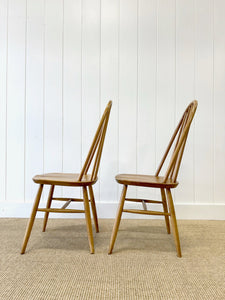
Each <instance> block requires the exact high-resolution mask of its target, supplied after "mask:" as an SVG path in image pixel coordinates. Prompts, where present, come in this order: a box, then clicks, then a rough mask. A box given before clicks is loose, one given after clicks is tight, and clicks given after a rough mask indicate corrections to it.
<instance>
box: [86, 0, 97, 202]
mask: <svg viewBox="0 0 225 300" xmlns="http://www.w3.org/2000/svg"><path fill="white" fill-rule="evenodd" d="M82 5H83V9H82V15H83V18H82V25H83V28H82V162H84V160H85V158H86V156H87V153H88V150H89V148H90V145H91V142H92V140H93V138H94V134H95V131H96V129H97V126H98V122H99V118H100V101H99V100H100V99H99V97H100V0H84V1H83V4H82ZM94 189H95V195H96V200H97V201H98V200H99V183H97V184H95V187H94Z"/></svg>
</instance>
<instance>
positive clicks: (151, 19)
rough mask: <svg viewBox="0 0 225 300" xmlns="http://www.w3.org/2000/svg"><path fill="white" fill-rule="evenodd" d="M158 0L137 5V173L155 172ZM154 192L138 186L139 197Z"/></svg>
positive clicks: (141, 2) (142, 1)
mask: <svg viewBox="0 0 225 300" xmlns="http://www.w3.org/2000/svg"><path fill="white" fill-rule="evenodd" d="M156 45H157V1H155V0H152V1H148V0H140V1H139V7H138V107H137V173H138V174H154V172H155V167H156V166H155V149H156V148H155V139H156V136H155V124H156V123H155V122H156V70H157V65H156V62H157V46H156ZM153 193H154V192H153V191H150V190H149V189H145V188H140V189H138V197H140V198H141V197H146V198H148V197H149V198H151V196H150V195H152V194H153Z"/></svg>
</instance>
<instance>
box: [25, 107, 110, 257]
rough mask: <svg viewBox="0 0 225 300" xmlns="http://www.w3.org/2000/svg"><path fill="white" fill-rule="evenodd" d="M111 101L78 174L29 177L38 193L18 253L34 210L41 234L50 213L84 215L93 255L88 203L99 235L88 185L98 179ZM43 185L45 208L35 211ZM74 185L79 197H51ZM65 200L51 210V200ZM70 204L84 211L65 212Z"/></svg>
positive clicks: (28, 230) (32, 222) (30, 227)
mask: <svg viewBox="0 0 225 300" xmlns="http://www.w3.org/2000/svg"><path fill="white" fill-rule="evenodd" d="M111 106H112V101H109V103H108V105H107V106H106V109H105V111H104V113H103V115H102V118H101V120H100V123H99V126H98V128H97V131H96V133H95V136H94V139H93V142H92V144H91V147H90V150H89V152H88V155H87V158H86V160H85V162H84V165H83V168H82V170H81V172H80V173H78V174H76V173H75V174H73V173H47V174H42V175H36V176H34V177H33V181H34V182H35V183H37V184H38V185H39V188H38V192H37V195H36V198H35V201H34V205H33V209H32V212H31V216H30V219H29V221H28V224H27V229H26V232H25V236H24V241H23V245H22V249H21V254H24V253H25V251H26V247H27V243H28V240H29V238H30V234H31V230H32V227H33V224H34V220H35V217H36V213H37V211H41V212H45V216H44V222H43V232H44V231H45V230H46V226H47V221H48V216H49V213H50V212H53V213H84V214H85V219H86V225H87V233H88V241H89V247H90V252H91V253H94V240H93V233H92V225H91V216H90V208H89V202H90V203H91V208H92V214H93V219H94V224H95V229H96V232H99V227H98V218H97V212H96V206H95V198H94V193H93V188H92V185H93V184H95V183H96V182H97V180H98V177H97V174H98V170H99V165H100V160H101V155H102V149H103V145H104V140H105V134H106V129H107V125H108V120H109V115H110V111H111ZM90 167H92V172H91V173H90V174H89V173H88V170H89V169H90ZM44 185H49V186H50V190H49V195H48V199H47V204H46V207H44V208H39V202H40V198H41V194H42V190H43V186H44ZM57 185H59V186H74V187H77V186H78V187H81V188H82V190H83V198H65V197H53V194H54V188H55V186H57ZM53 200H56V201H65V202H66V203H65V204H64V205H63V206H62V208H52V207H51V204H52V201H53ZM71 202H83V203H84V209H68V208H67V206H68V205H69V204H70V203H71Z"/></svg>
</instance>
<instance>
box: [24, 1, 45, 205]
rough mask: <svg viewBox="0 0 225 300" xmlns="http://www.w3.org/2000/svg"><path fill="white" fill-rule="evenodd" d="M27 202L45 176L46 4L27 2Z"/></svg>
mask: <svg viewBox="0 0 225 300" xmlns="http://www.w3.org/2000/svg"><path fill="white" fill-rule="evenodd" d="M26 41H27V42H26V44H27V50H26V122H25V123H26V131H25V132H26V136H25V137H26V138H25V154H26V155H25V201H26V202H27V201H33V200H34V197H35V194H36V189H37V186H36V185H35V183H33V181H32V177H33V176H34V175H36V174H41V173H43V92H44V90H43V85H44V83H43V71H44V65H43V58H44V1H43V0H42V1H38V2H37V1H35V0H29V1H27V39H26Z"/></svg>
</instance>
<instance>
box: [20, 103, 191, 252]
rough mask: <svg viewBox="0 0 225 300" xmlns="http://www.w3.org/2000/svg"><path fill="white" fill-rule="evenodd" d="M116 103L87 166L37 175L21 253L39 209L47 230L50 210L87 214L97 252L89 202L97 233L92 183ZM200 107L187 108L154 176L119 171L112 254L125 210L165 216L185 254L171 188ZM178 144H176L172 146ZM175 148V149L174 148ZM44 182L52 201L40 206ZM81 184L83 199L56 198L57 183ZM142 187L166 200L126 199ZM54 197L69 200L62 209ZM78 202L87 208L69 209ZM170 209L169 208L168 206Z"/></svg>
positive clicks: (105, 117)
mask: <svg viewBox="0 0 225 300" xmlns="http://www.w3.org/2000/svg"><path fill="white" fill-rule="evenodd" d="M111 106H112V101H109V103H108V105H107V107H106V109H105V111H104V113H103V115H102V118H101V120H100V123H99V126H98V128H97V131H96V134H95V137H94V140H93V142H92V145H91V148H90V150H89V152H88V155H87V158H86V160H85V163H84V165H83V168H82V170H81V172H80V173H79V174H71V173H49V174H43V175H37V176H35V177H34V178H33V180H34V182H35V183H37V184H39V189H38V192H37V195H36V198H35V201H34V205H33V209H32V212H31V216H30V219H29V222H28V225H27V229H26V232H25V236H24V241H23V245H22V249H21V254H24V253H25V250H26V247H27V243H28V240H29V237H30V234H31V230H32V227H33V224H34V220H35V217H36V213H37V212H38V211H42V212H45V215H44V223H43V231H45V230H46V225H47V221H48V216H49V213H50V212H54V213H85V219H86V225H87V233H88V241H89V247H90V253H94V241H93V233H92V224H91V215H90V207H89V202H90V203H91V209H92V214H93V219H94V224H95V229H96V232H99V226H98V218H97V212H96V206H95V198H94V193H93V189H92V185H94V184H95V183H96V181H97V179H98V178H97V174H98V169H99V164H100V159H101V154H102V149H103V144H104V140H105V135H106V129H107V125H108V120H109V115H110V110H111ZM196 109H197V101H196V100H195V101H193V102H191V103H190V104H189V105H188V107H187V109H186V110H185V112H184V114H183V116H182V118H181V120H180V122H179V123H178V126H177V128H176V129H175V131H174V134H173V136H172V138H171V140H170V142H169V145H168V147H167V149H166V152H165V154H164V156H163V158H162V161H161V163H160V165H159V167H158V169H157V171H156V173H155V175H154V176H150V175H136V174H119V175H117V176H116V180H117V182H118V183H119V184H122V185H123V190H122V194H121V200H120V203H119V207H118V212H117V216H116V219H115V223H114V227H113V231H112V236H111V241H110V247H109V252H108V253H109V254H111V253H112V250H113V247H114V243H115V240H116V236H117V232H118V228H119V224H120V220H121V216H122V213H123V212H126V213H136V214H145V215H158V216H164V217H165V222H166V228H167V232H168V234H169V233H170V222H169V219H170V221H171V227H172V231H173V235H174V239H175V245H176V249H177V255H178V257H181V248H180V240H179V234H178V228H177V221H176V215H175V209H174V204H173V198H172V194H171V189H173V188H175V187H177V185H178V182H177V176H178V172H179V168H180V164H181V160H182V156H183V152H184V148H185V144H186V141H187V136H188V132H189V129H190V126H191V122H192V120H193V117H194V114H195V111H196ZM173 145H174V147H172V146H173ZM172 148H173V150H172ZM170 152H172V155H171V158H170V162H169V165H168V168H167V171H166V173H165V175H164V176H159V174H160V171H161V169H162V166H163V165H164V162H165V161H166V158H167V157H168V154H169V153H170ZM91 166H92V172H91V174H88V171H89V169H90V167H91ZM44 185H50V190H49V195H48V200H47V204H46V207H45V208H39V202H40V198H41V194H42V190H43V186H44ZM57 185H59V186H76V187H77V186H78V187H82V190H83V198H82V199H80V198H79V199H78V198H56V197H53V193H54V187H55V186H57ZM129 185H131V186H142V187H150V188H159V189H160V191H161V198H162V201H156V200H148V199H133V198H126V193H127V188H128V186H129ZM53 200H57V201H66V203H65V204H64V205H63V206H62V208H52V207H51V204H52V201H53ZM74 201H82V202H83V203H84V209H83V210H81V209H79V210H78V209H68V208H67V206H68V205H69V204H70V202H74ZM125 201H132V202H141V203H142V204H143V207H144V210H137V209H124V208H123V207H124V202H125ZM146 203H160V204H162V206H163V211H162V212H159V211H150V210H147V207H146ZM167 203H168V206H169V209H168V206H167Z"/></svg>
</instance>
